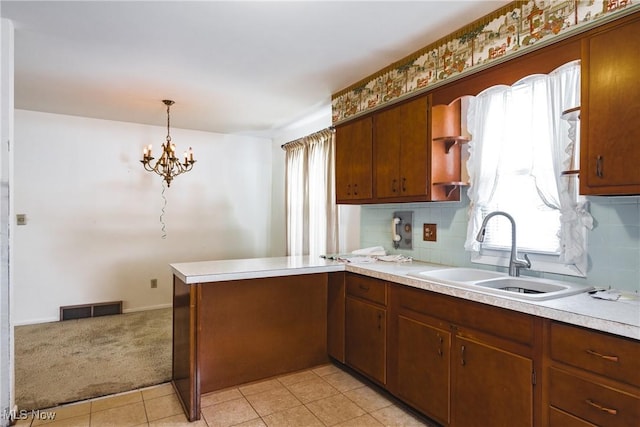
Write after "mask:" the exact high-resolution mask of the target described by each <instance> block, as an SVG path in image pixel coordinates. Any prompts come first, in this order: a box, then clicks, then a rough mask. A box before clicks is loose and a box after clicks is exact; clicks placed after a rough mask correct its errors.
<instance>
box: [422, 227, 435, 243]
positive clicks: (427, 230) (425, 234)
mask: <svg viewBox="0 0 640 427" xmlns="http://www.w3.org/2000/svg"><path fill="white" fill-rule="evenodd" d="M422 227H423V228H422V240H424V241H425V242H435V241H436V239H437V235H436V234H437V232H438V226H437V225H436V224H423V225H422Z"/></svg>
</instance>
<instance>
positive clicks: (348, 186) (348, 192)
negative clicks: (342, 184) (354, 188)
mask: <svg viewBox="0 0 640 427" xmlns="http://www.w3.org/2000/svg"><path fill="white" fill-rule="evenodd" d="M350 195H351V184H347V196H350Z"/></svg>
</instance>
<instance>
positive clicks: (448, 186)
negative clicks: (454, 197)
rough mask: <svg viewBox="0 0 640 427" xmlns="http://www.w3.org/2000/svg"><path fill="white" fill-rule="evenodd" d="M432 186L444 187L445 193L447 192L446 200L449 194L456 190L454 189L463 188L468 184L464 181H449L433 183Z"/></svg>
mask: <svg viewBox="0 0 640 427" xmlns="http://www.w3.org/2000/svg"><path fill="white" fill-rule="evenodd" d="M433 185H434V186H439V187H444V188H445V191H446V192H447V198H448V197H449V196H451V193H453V192H454V191H455V190H456V188H459V187H465V186H467V185H469V183H468V182H464V181H449V182H434V183H433Z"/></svg>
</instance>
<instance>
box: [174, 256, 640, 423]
mask: <svg viewBox="0 0 640 427" xmlns="http://www.w3.org/2000/svg"><path fill="white" fill-rule="evenodd" d="M171 268H172V271H173V274H174V297H173V322H174V323H173V325H174V326H173V375H172V380H173V384H174V387H175V389H176V390H177V392H178V395H179V396H180V399H181V400H182V403H183V406H184V408H185V412H186V414H187V417H188V418H189V420H191V421H194V420H196V419H198V418H199V417H200V395H201V394H204V393H208V392H211V391H214V390H219V389H223V388H226V387H230V386H233V385H238V384H242V383H246V382H249V381H254V380H259V379H263V378H268V377H271V376H275V375H279V374H283V373H286V372H293V371H297V370H302V369H306V368H310V367H313V366H317V365H319V364H322V363H326V362H327V361H328V360H330V359H329V358H330V357H331V358H333V359H334V360H337V361H339V362H341V363H345V360H344V345H345V333H344V326H345V307H344V303H345V293H346V294H347V295H348V294H349V292H350V290H349V286H352V289H351V292H355V294H353V293H352V295H355V298H356V299H358V298H360V297H359V296H358V295H357V293H358V292H369V288H368V283H365V282H353V281H352V283H348V282H349V278H351V279H354V278H355V279H357V278H359V277H364V278H365V279H367V280H375V281H376V282H380V283H383V284H385V287H384V292H383V293H381V294H380V295H379V296H376V298H374V299H378V300H379V301H381V302H382V304H383V305H386V306H388V308H386V309H385V311H384V312H385V313H386V318H385V317H384V316H383V317H382V318H381V317H378V318H377V321H378V322H380V321H381V320H380V319H382V321H383V322H388V325H390V326H388V327H389V328H391V327H392V326H393V325H394V323H393V322H394V321H392V316H396V314H395V313H394V310H395V309H396V308H398V307H399V308H400V309H402V307H400V306H399V305H398V304H399V303H398V301H400V299H398V298H400V297H399V296H400V295H401V293H400V292H402V289H408V290H411V289H413V290H420V291H421V292H423V293H424V294H428V295H433V296H435V297H437V298H446V302H447V303H451V302H453V303H455V301H460V302H461V303H464V304H467V305H466V306H465V307H466V308H465V310H464V313H470V312H473V310H476V309H479V310H495V311H499V312H500V313H502V314H506V315H510V314H509V313H511V314H512V315H514V316H520V317H522V316H525V317H526V318H527V319H530V324H531V325H532V326H531V328H532V329H531V330H532V331H534V332H533V335H532V337H536V338H535V339H534V338H532V340H531V344H530V345H531V348H532V350H531V354H533V355H534V356H535V357H534V359H535V363H534V366H535V367H538V368H539V366H540V364H541V363H542V362H541V357H539V356H537V354H539V353H541V351H542V350H541V349H538V348H537V347H541V341H542V338H541V337H542V323H543V321H545V322H548V321H549V320H552V321H557V322H562V323H563V324H569V325H576V326H579V327H583V328H588V329H589V330H594V331H598V332H599V333H600V332H605V333H606V334H607V336H609V334H613V335H612V336H614V335H615V336H618V337H619V339H622V340H624V341H625V342H630V343H631V345H634V346H635V345H636V344H637V341H639V340H640V311H639V307H640V306H638V305H637V304H625V303H616V302H612V301H603V300H596V299H594V298H591V297H590V296H589V295H588V294H586V293H583V294H579V295H573V296H568V297H565V298H559V299H555V300H549V301H523V300H518V299H512V298H506V297H501V296H496V295H490V294H487V293H483V292H479V291H472V290H468V289H462V288H459V287H455V286H450V285H448V284H444V283H438V282H436V281H425V280H421V279H417V278H412V277H410V276H408V275H407V274H408V273H412V272H413V273H415V272H420V271H425V270H433V269H438V268H443V266H439V265H433V264H426V263H421V262H415V261H414V262H409V263H388V262H381V261H379V262H375V263H371V264H343V263H339V262H335V261H329V260H324V259H320V258H317V259H315V258H314V259H310V258H309V257H278V258H258V259H247V260H222V261H205V262H192V263H178V264H172V265H171ZM387 284H388V286H386V285H387ZM374 285H375V283H374ZM345 289H346V290H345ZM373 291H374V288H373V287H372V289H371V292H373ZM396 291H400V292H396ZM394 292H395V293H394ZM394 295H398V297H397V298H396V297H394ZM372 296H373V295H372ZM366 298H367V297H363V298H360V299H361V300H362V301H365V302H366ZM394 298H395V299H394ZM389 301H391V302H389ZM415 301H418V299H415ZM467 306H468V307H467ZM424 308H425V309H428V307H424ZM420 309H422V308H420ZM467 309H469V310H467ZM454 311H455V310H454ZM465 316H466V314H465ZM347 317H348V316H347ZM460 322H462V323H461V324H462V327H463V328H464V326H465V324H464V322H466V320H465V319H464V318H461V320H460ZM527 322H529V320H527ZM525 323H526V322H525ZM386 324H387V323H385V325H386ZM523 324H524V323H523ZM527 324H529V323H527ZM393 327H395V326H393ZM527 327H528V326H527ZM546 327H547V326H546V324H545V328H546ZM386 328H387V326H383V327H382V331H383V332H384V330H385V329H386ZM545 330H546V329H545ZM393 333H394V332H393V331H392V329H389V330H388V331H387V332H386V334H387V335H388V336H389V337H391V336H392V335H393ZM497 333H498V334H500V333H501V332H500V331H499V332H497ZM383 335H384V334H383ZM501 339H502V338H501ZM517 339H519V338H517ZM545 339H546V338H545ZM389 342H390V343H392V342H393V341H389ZM634 343H635V344H634ZM518 345H519V346H520V347H524V346H522V345H521V344H518ZM527 345H529V344H527ZM385 348H386V349H387V350H386V352H387V353H389V354H392V353H393V352H394V351H395V350H394V349H393V348H392V344H387V345H386V346H385ZM534 348H535V349H534ZM634 348H635V347H634ZM385 356H386V354H385ZM386 360H387V362H384V360H383V362H384V363H389V360H390V359H386ZM393 360H396V359H393ZM633 363H635V362H633ZM346 365H350V363H348V361H347V363H346ZM389 367H390V368H391V365H389ZM356 369H357V367H356ZM539 371H542V369H539ZM389 372H391V370H389ZM365 374H366V372H365ZM377 382H379V383H380V384H381V385H382V386H383V387H385V382H384V380H383V381H381V382H380V381H377ZM389 384H391V383H389ZM391 391H392V392H393V390H391ZM540 399H541V398H540V397H539V396H538V397H536V398H535V400H536V402H538V403H536V405H538V407H540V406H541V404H540V403H539V402H540ZM414 406H416V405H414ZM445 424H447V422H446V420H445ZM454 424H455V423H454Z"/></svg>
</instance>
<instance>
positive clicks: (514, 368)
mask: <svg viewBox="0 0 640 427" xmlns="http://www.w3.org/2000/svg"><path fill="white" fill-rule="evenodd" d="M452 362H453V363H454V365H455V366H456V370H455V374H454V384H453V387H452V388H453V390H452V401H453V402H454V405H453V411H454V413H453V420H454V424H455V425H457V426H465V427H471V426H478V427H484V426H488V425H491V426H532V425H533V405H534V398H533V380H532V376H533V372H534V369H533V360H532V359H531V358H530V357H526V356H522V355H519V354H515V353H512V352H510V351H507V350H505V349H503V348H500V347H498V346H496V345H495V344H493V345H492V344H490V343H489V341H488V340H487V342H482V341H479V340H475V339H471V338H465V337H460V336H457V337H456V339H455V343H454V350H453V351H452Z"/></svg>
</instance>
